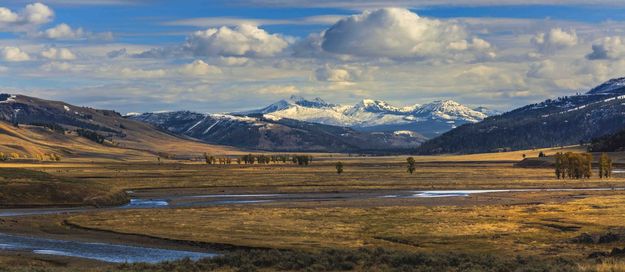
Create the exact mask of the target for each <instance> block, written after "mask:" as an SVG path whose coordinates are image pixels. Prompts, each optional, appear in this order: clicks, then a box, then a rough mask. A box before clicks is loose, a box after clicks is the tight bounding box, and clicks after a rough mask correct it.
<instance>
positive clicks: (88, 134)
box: [76, 128, 106, 144]
mask: <svg viewBox="0 0 625 272" xmlns="http://www.w3.org/2000/svg"><path fill="white" fill-rule="evenodd" d="M76 133H78V135H79V136H81V137H85V138H87V139H89V140H91V141H94V142H96V143H99V144H103V143H104V140H105V139H106V137H104V136H103V135H101V134H99V133H97V132H94V131H91V130H86V129H82V128H80V129H77V130H76Z"/></svg>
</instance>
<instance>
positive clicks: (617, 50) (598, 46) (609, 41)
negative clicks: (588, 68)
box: [586, 36, 625, 60]
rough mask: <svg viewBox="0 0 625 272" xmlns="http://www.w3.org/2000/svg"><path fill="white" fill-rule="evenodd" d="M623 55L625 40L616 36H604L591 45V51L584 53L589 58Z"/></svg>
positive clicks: (607, 57)
mask: <svg viewBox="0 0 625 272" xmlns="http://www.w3.org/2000/svg"><path fill="white" fill-rule="evenodd" d="M624 56H625V40H624V39H623V38H621V37H618V36H612V37H605V38H603V39H602V40H601V41H600V42H598V43H595V44H593V45H592V52H590V53H589V54H588V55H586V58H587V59H589V60H602V59H612V60H615V59H621V58H623V57H624Z"/></svg>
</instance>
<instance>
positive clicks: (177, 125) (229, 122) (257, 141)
mask: <svg viewBox="0 0 625 272" xmlns="http://www.w3.org/2000/svg"><path fill="white" fill-rule="evenodd" d="M128 118H129V119H132V120H136V121H141V122H145V123H148V124H152V125H154V126H156V127H159V128H161V129H163V130H166V131H169V132H171V133H174V134H177V135H183V136H186V137H191V138H194V139H199V140H201V141H204V142H206V143H211V144H218V145H230V146H236V147H242V148H246V149H255V150H269V151H308V152H310V151H316V152H375V153H380V152H392V151H394V150H395V151H397V150H409V149H414V148H415V147H417V146H418V145H419V144H421V143H422V142H423V141H424V140H425V138H424V137H422V136H421V135H419V134H417V133H414V132H411V131H396V132H362V131H357V130H354V129H351V128H348V127H340V126H332V125H324V124H318V123H312V122H305V121H299V120H295V119H288V118H281V117H277V116H273V115H269V114H251V113H250V114H247V115H233V114H201V113H195V112H190V111H176V112H164V113H143V114H139V115H131V116H128Z"/></svg>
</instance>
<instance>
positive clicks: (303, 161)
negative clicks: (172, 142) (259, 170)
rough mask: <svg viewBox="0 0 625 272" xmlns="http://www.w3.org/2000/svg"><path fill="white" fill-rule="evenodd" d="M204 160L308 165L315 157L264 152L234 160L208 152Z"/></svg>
mask: <svg viewBox="0 0 625 272" xmlns="http://www.w3.org/2000/svg"><path fill="white" fill-rule="evenodd" d="M203 159H204V162H206V164H232V163H233V161H234V162H236V163H237V164H270V163H273V164H276V163H282V164H285V163H289V162H290V163H293V164H297V165H302V166H306V165H309V164H310V163H312V161H313V157H312V156H310V155H264V154H247V155H243V156H239V157H236V158H235V159H234V160H233V158H232V157H228V156H222V157H218V156H213V155H209V154H208V153H204V155H203Z"/></svg>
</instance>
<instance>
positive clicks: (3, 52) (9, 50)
mask: <svg viewBox="0 0 625 272" xmlns="http://www.w3.org/2000/svg"><path fill="white" fill-rule="evenodd" d="M0 58H2V60H4V61H10V62H19V61H27V60H30V56H29V55H28V54H27V53H26V52H24V51H22V49H20V48H19V47H13V46H7V47H3V48H2V49H0Z"/></svg>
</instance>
